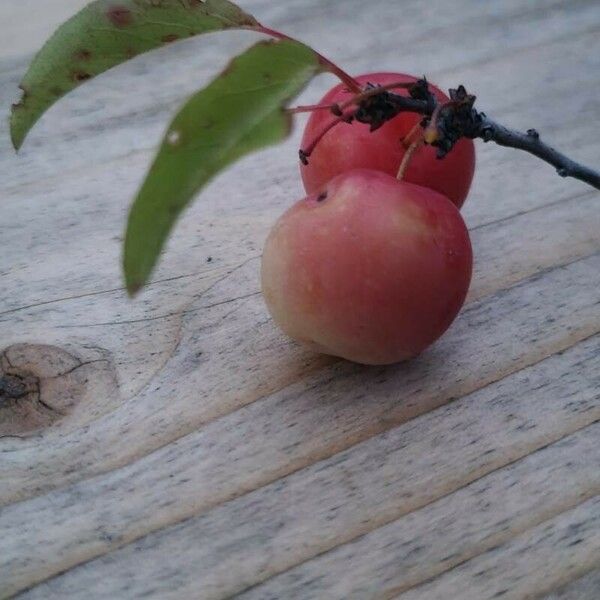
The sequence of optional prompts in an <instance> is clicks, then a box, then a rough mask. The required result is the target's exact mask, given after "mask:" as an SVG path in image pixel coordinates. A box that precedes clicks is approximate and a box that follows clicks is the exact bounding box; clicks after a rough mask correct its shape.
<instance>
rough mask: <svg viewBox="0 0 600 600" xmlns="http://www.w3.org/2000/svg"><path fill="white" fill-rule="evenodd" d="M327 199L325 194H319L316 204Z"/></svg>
mask: <svg viewBox="0 0 600 600" xmlns="http://www.w3.org/2000/svg"><path fill="white" fill-rule="evenodd" d="M326 199H327V192H321V193H320V194H319V195H318V196H317V202H323V201H324V200H326Z"/></svg>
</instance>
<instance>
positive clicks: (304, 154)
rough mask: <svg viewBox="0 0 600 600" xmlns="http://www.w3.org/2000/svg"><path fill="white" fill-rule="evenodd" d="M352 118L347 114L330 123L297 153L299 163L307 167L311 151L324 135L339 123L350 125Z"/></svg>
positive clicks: (350, 114)
mask: <svg viewBox="0 0 600 600" xmlns="http://www.w3.org/2000/svg"><path fill="white" fill-rule="evenodd" d="M353 118H354V117H353V116H352V113H349V114H347V115H342V116H341V117H337V119H333V120H332V121H330V122H329V123H328V124H327V125H326V126H325V127H324V128H323V129H322V130H321V131H320V132H319V134H318V135H317V136H316V137H315V139H314V140H313V141H312V142H311V143H310V144H309V145H308V146H307V147H306V148H303V149H301V150H300V151H299V153H298V154H299V155H300V162H302V164H303V165H307V164H308V158H309V156H310V155H311V154H312V153H313V150H314V149H315V148H316V147H317V144H318V143H319V142H320V141H321V140H322V139H323V137H324V136H325V134H326V133H327V132H328V131H330V130H331V129H333V128H334V127H335V126H336V125H339V124H340V123H351V122H352V119H353Z"/></svg>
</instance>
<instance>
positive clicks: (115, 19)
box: [106, 6, 133, 28]
mask: <svg viewBox="0 0 600 600" xmlns="http://www.w3.org/2000/svg"><path fill="white" fill-rule="evenodd" d="M106 16H107V17H108V20H109V21H110V22H111V23H112V24H113V25H114V26H115V27H119V28H122V27H128V26H129V25H131V24H132V23H133V15H132V14H131V11H130V10H129V9H128V8H125V7H124V6H112V7H111V8H109V9H108V10H107V11H106Z"/></svg>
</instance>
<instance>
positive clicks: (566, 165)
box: [477, 117, 600, 190]
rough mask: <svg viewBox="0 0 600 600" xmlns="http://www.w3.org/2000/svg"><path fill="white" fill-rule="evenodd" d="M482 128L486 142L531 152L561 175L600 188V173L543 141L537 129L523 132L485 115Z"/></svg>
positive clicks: (482, 137) (481, 136)
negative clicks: (500, 123)
mask: <svg viewBox="0 0 600 600" xmlns="http://www.w3.org/2000/svg"><path fill="white" fill-rule="evenodd" d="M481 130H482V131H481V134H480V135H479V136H477V137H480V138H481V139H483V141H484V142H495V143H496V144H498V145H499V146H506V147H507V148H516V149H518V150H524V151H525V152H529V154H533V155H534V156H537V157H538V158H541V159H542V160H543V161H545V162H547V163H549V164H551V165H552V166H553V167H555V168H556V172H557V173H558V174H559V175H560V176H561V177H574V178H575V179H579V180H580V181H583V182H585V183H587V184H589V185H591V186H592V187H595V188H596V189H597V190H600V173H598V172H597V171H594V170H593V169H590V168H589V167H586V166H584V165H581V164H579V163H577V162H575V161H574V160H571V159H570V158H569V157H568V156H565V155H564V154H562V153H561V152H559V151H558V150H555V149H554V148H552V147H551V146H548V145H547V144H545V143H544V142H542V140H541V139H540V136H539V134H538V132H537V131H536V130H535V129H529V130H528V131H527V133H522V132H520V131H515V130H514V129H509V128H508V127H504V126H503V125H499V124H498V123H495V122H494V121H492V120H491V119H489V118H488V117H484V119H483V121H482V125H481Z"/></svg>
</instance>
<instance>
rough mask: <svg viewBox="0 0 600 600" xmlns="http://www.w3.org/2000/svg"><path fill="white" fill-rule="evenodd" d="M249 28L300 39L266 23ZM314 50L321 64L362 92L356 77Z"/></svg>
mask: <svg viewBox="0 0 600 600" xmlns="http://www.w3.org/2000/svg"><path fill="white" fill-rule="evenodd" d="M247 29H252V30H253V31H259V32H260V33H264V34H265V35H269V36H271V37H274V38H277V39H279V40H290V41H292V42H297V41H298V40H295V39H294V38H293V37H290V36H289V35H286V34H285V33H281V32H280V31H276V30H275V29H270V28H269V27H265V26H264V25H261V24H260V23H259V24H258V25H254V26H252V27H248V28H247ZM311 49H312V48H311ZM312 50H313V52H314V53H315V54H316V55H317V58H318V59H319V62H320V63H321V65H322V66H323V67H325V69H326V70H327V71H329V72H330V73H332V74H333V75H336V76H337V77H338V78H339V79H340V80H341V81H342V83H344V84H345V85H346V87H347V88H348V89H349V90H350V91H351V92H354V93H355V94H358V93H360V91H361V88H360V84H359V83H358V81H356V79H354V77H351V76H350V75H348V73H346V71H344V70H343V69H341V68H340V67H338V66H337V65H336V64H335V63H333V62H331V61H330V60H329V59H328V58H327V57H325V56H323V55H322V54H319V52H317V51H316V50H314V49H312Z"/></svg>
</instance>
